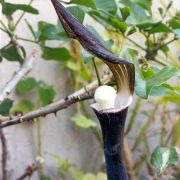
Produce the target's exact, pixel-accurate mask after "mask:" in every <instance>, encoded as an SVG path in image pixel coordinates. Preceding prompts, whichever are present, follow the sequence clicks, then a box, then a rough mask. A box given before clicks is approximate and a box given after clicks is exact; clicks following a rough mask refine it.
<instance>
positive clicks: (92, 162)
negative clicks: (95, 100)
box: [0, 0, 102, 180]
mask: <svg viewBox="0 0 180 180" xmlns="http://www.w3.org/2000/svg"><path fill="white" fill-rule="evenodd" d="M9 2H11V3H21V2H20V1H19V0H13V1H12V0H11V1H9ZM28 2H29V1H27V0H24V1H23V3H26V4H27V3H28ZM33 6H34V7H36V8H37V9H39V10H40V12H39V13H40V15H38V16H32V15H29V14H26V15H25V18H27V19H28V20H29V22H30V23H31V24H32V26H33V27H34V28H35V29H36V28H37V22H38V21H39V20H44V21H47V22H51V23H56V22H57V15H56V14H55V11H54V8H53V6H52V4H51V2H50V1H49V0H43V1H41V0H36V1H35V2H34V3H33ZM14 15H15V16H14V17H15V19H17V18H18V17H19V15H20V13H18V12H17V13H15V14H14ZM1 17H2V20H3V21H4V19H5V18H4V17H3V16H1ZM17 32H18V34H19V35H21V36H22V37H26V38H31V34H30V32H29V31H28V29H27V27H26V25H25V23H24V22H22V23H21V24H20V25H19V26H18V29H17ZM8 41H9V40H8V38H7V36H6V35H5V33H1V41H0V43H1V44H0V47H3V46H4V45H5V44H6V43H7V42H8ZM20 43H21V44H22V45H23V46H24V47H25V48H26V50H27V54H30V53H31V52H32V50H33V49H37V48H38V46H36V45H34V44H31V43H25V42H23V41H21V42H20ZM48 43H49V44H48V45H57V44H58V43H57V42H53V43H52V42H48ZM18 67H19V64H18V63H16V62H8V61H6V60H4V61H3V62H2V63H1V64H0V89H1V88H2V87H3V86H4V85H5V84H6V82H7V81H8V80H9V79H10V77H11V76H12V75H13V73H14V72H15V71H16V70H17V69H18ZM29 76H33V77H35V78H36V79H37V80H44V81H45V82H47V84H51V85H54V86H55V87H56V92H57V96H56V100H57V99H60V98H63V97H65V96H67V95H68V94H69V93H70V90H69V86H68V77H67V76H68V75H67V74H66V72H64V71H63V70H62V68H61V66H60V64H59V63H58V62H56V61H44V60H42V59H41V58H39V59H37V60H36V61H35V63H34V66H33V69H32V72H30V74H29ZM32 97H33V93H32V94H30V95H29V98H32ZM11 98H13V99H15V100H17V99H19V98H20V97H18V96H17V94H15V92H13V93H12V95H11ZM26 98H27V97H26ZM89 110H90V111H91V109H90V108H89ZM74 113H75V111H74V106H72V107H69V108H68V110H63V111H60V112H58V113H57V116H56V117H55V115H53V114H51V115H48V116H47V117H46V118H43V120H42V134H41V137H42V150H43V153H44V158H45V164H46V165H45V173H46V174H47V175H49V176H51V177H52V179H53V180H56V179H58V178H57V174H58V172H57V171H58V170H57V163H56V162H55V161H54V160H53V159H52V157H51V156H50V154H49V153H52V154H57V155H59V156H61V157H64V158H67V159H68V160H69V161H70V162H72V163H73V164H75V165H77V167H79V168H80V169H82V170H84V171H94V170H98V168H99V166H100V164H101V162H102V156H100V153H99V152H100V151H101V149H100V147H99V144H98V142H97V141H96V138H95V137H94V136H93V135H92V133H91V132H90V130H86V129H85V130H83V129H77V128H76V127H75V126H74V124H73V123H72V122H71V121H69V118H70V117H71V116H72V115H74ZM36 132H37V126H36V124H35V123H33V122H30V123H24V124H22V125H16V126H13V127H9V128H6V129H4V133H5V136H6V138H7V146H8V152H9V158H8V170H9V172H10V176H9V179H10V180H14V179H15V178H17V177H18V176H20V175H22V173H23V172H24V169H25V168H26V166H27V165H30V164H32V163H34V162H35V158H36V150H37V148H36V146H37V141H36V139H37V133H36ZM0 154H1V148H0ZM0 169H1V168H0ZM0 177H1V172H0ZM0 179H1V178H0ZM32 179H33V180H36V179H38V176H37V175H34V176H33V178H32Z"/></svg>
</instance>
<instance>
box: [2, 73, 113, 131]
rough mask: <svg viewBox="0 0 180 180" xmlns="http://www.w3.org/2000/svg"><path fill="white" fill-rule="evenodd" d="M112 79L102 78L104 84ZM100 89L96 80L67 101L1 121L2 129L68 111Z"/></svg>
mask: <svg viewBox="0 0 180 180" xmlns="http://www.w3.org/2000/svg"><path fill="white" fill-rule="evenodd" d="M111 79H112V74H106V75H104V76H103V77H102V78H101V82H102V84H108V83H110V81H111ZM97 87H98V81H97V80H95V81H93V82H92V83H90V84H88V85H87V86H86V87H84V88H82V89H80V90H79V91H76V92H74V93H73V94H71V95H69V96H68V97H66V98H65V99H61V100H59V101H57V102H54V103H51V104H49V105H47V106H45V107H41V108H39V109H37V110H34V111H32V112H29V113H26V114H24V115H22V116H17V117H13V118H12V117H9V119H8V120H7V119H6V120H5V121H1V119H0V121H1V124H0V128H4V127H8V126H12V125H15V124H19V123H22V122H25V121H29V120H33V119H34V118H37V117H43V116H46V115H48V114H50V113H56V112H57V111H59V110H61V109H66V108H67V107H69V106H70V105H72V104H74V103H76V102H80V101H84V100H87V99H91V98H92V97H93V90H95V89H96V88H97Z"/></svg>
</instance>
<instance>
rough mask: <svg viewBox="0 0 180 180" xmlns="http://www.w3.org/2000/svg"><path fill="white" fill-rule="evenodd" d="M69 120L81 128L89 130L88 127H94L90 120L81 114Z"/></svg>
mask: <svg viewBox="0 0 180 180" xmlns="http://www.w3.org/2000/svg"><path fill="white" fill-rule="evenodd" d="M71 120H72V121H73V122H74V123H75V124H76V125H77V126H78V127H81V128H90V127H96V123H95V122H94V121H92V120H91V119H89V118H87V117H85V116H83V115H82V114H76V115H75V116H74V117H72V118H71Z"/></svg>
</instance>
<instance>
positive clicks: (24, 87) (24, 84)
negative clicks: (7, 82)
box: [16, 77, 37, 94]
mask: <svg viewBox="0 0 180 180" xmlns="http://www.w3.org/2000/svg"><path fill="white" fill-rule="evenodd" d="M36 85H37V81H36V80H35V79H34V78H33V77H28V78H26V79H24V80H21V81H20V82H19V83H18V84H17V86H16V91H17V93H19V94H25V93H27V92H29V91H31V90H32V89H34V88H35V87H36Z"/></svg>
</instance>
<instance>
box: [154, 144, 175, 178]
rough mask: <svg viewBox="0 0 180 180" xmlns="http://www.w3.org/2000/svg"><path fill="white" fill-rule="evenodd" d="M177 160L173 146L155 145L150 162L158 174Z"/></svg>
mask: <svg viewBox="0 0 180 180" xmlns="http://www.w3.org/2000/svg"><path fill="white" fill-rule="evenodd" d="M177 162H178V154H177V152H176V150H175V149H174V148H166V147H157V148H156V149H155V150H154V152H153V153H152V156H151V163H152V165H153V166H154V167H155V171H156V173H157V174H158V175H161V174H162V173H163V171H164V170H165V169H166V168H167V167H168V166H170V165H175V164H176V163H177Z"/></svg>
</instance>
